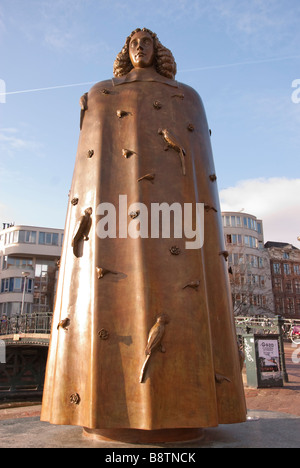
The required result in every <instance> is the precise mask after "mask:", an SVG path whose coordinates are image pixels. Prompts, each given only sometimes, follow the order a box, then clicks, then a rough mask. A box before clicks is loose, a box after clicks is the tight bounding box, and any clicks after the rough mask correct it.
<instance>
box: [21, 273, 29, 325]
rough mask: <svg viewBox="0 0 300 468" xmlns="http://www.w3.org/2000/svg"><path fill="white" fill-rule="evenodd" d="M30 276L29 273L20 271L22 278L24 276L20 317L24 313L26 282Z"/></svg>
mask: <svg viewBox="0 0 300 468" xmlns="http://www.w3.org/2000/svg"><path fill="white" fill-rule="evenodd" d="M29 275H30V273H29V271H22V276H24V286H23V297H22V306H21V316H22V315H23V312H24V303H25V292H26V280H27V278H28V276H29Z"/></svg>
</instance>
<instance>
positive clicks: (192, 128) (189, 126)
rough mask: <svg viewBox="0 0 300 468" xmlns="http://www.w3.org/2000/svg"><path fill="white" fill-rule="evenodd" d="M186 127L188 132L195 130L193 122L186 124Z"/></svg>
mask: <svg viewBox="0 0 300 468" xmlns="http://www.w3.org/2000/svg"><path fill="white" fill-rule="evenodd" d="M187 129H188V130H189V131H190V132H193V131H194V130H195V127H194V125H193V124H191V123H190V124H188V126H187Z"/></svg>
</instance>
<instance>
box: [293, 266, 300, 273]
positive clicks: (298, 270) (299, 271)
mask: <svg viewBox="0 0 300 468" xmlns="http://www.w3.org/2000/svg"><path fill="white" fill-rule="evenodd" d="M294 273H295V275H300V265H294Z"/></svg>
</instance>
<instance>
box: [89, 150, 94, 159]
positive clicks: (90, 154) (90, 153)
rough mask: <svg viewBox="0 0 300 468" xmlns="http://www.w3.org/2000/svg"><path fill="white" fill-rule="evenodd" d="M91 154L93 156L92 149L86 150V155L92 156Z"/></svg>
mask: <svg viewBox="0 0 300 468" xmlns="http://www.w3.org/2000/svg"><path fill="white" fill-rule="evenodd" d="M93 156H94V150H92V149H90V150H88V152H87V157H88V158H92V157H93Z"/></svg>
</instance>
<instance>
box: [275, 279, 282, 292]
mask: <svg viewBox="0 0 300 468" xmlns="http://www.w3.org/2000/svg"><path fill="white" fill-rule="evenodd" d="M274 290H275V291H276V292H282V280H281V278H274Z"/></svg>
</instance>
